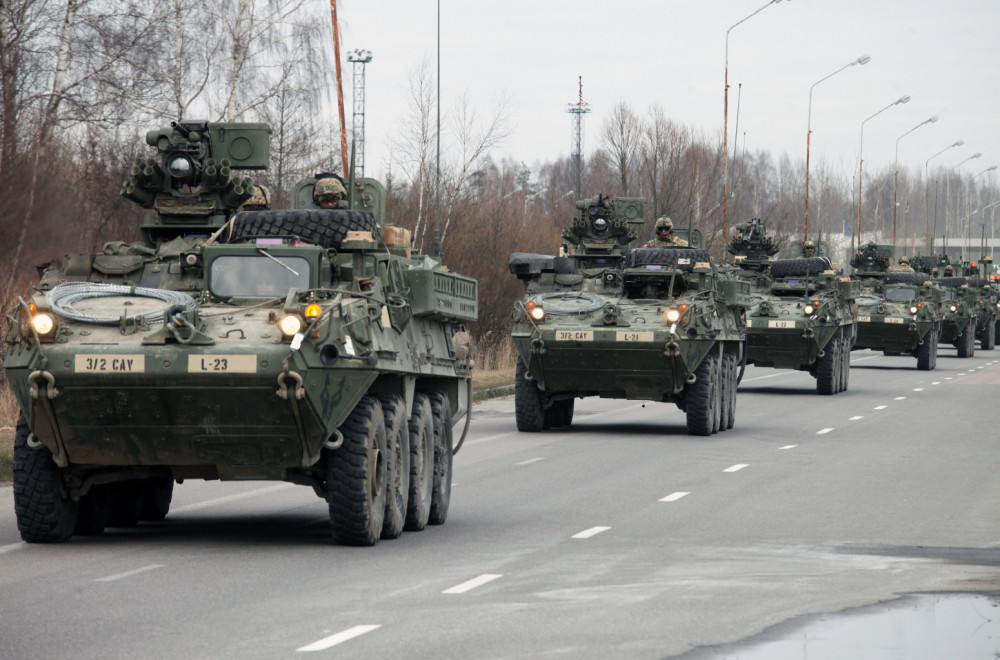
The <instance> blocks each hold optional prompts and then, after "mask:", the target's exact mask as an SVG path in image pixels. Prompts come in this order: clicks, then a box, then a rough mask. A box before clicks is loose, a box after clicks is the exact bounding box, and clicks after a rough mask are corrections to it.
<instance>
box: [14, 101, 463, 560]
mask: <svg viewBox="0 0 1000 660" xmlns="http://www.w3.org/2000/svg"><path fill="white" fill-rule="evenodd" d="M269 134H270V130H269V129H268V128H267V127H266V126H264V125H262V124H228V123H207V122H189V121H185V122H175V123H173V124H171V126H170V127H168V128H165V129H162V130H157V131H151V132H150V133H149V134H147V136H146V141H147V143H148V144H149V145H150V146H152V147H155V149H156V150H157V151H158V154H159V158H149V159H145V158H144V159H141V160H140V161H138V162H137V163H136V165H135V166H134V167H133V169H132V172H131V174H130V175H129V176H128V178H127V180H126V182H125V184H124V186H123V188H122V193H123V194H124V195H125V196H126V197H128V198H129V199H131V200H133V201H136V202H137V203H139V204H140V205H141V206H143V207H144V208H147V209H150V213H149V214H148V215H147V216H146V219H145V221H144V223H143V226H142V234H143V238H144V241H143V242H142V243H136V244H125V243H121V242H117V243H110V244H108V245H106V246H105V249H104V252H103V253H102V254H75V255H70V256H68V257H66V258H65V259H63V260H61V261H56V262H53V263H51V264H49V265H48V266H47V267H46V268H45V269H44V271H43V273H42V277H41V281H40V282H39V283H38V284H37V285H36V287H35V293H34V295H32V296H31V298H30V300H24V301H22V303H21V305H20V308H19V309H18V310H17V313H16V314H15V315H14V316H12V317H10V318H9V327H8V330H7V342H8V343H9V350H8V352H7V356H6V360H5V362H4V367H5V368H6V372H7V378H8V379H9V381H10V383H11V385H12V386H13V389H14V392H15V394H16V396H17V400H18V402H19V403H20V405H21V409H22V416H21V419H20V421H19V422H18V427H17V435H16V441H15V449H14V505H15V509H16V514H17V524H18V529H19V530H20V533H21V536H22V538H23V539H24V540H26V541H28V542H59V541H65V540H67V539H68V538H70V537H71V536H72V535H73V534H96V533H100V532H101V531H102V530H103V529H104V528H105V527H106V526H131V525H135V524H136V523H137V522H138V521H140V520H159V519H162V518H163V517H164V516H166V515H167V513H168V510H169V506H170V501H171V497H172V492H173V485H174V483H175V482H181V481H183V480H186V479H221V480H230V481H240V480H280V481H288V482H292V483H296V484H302V485H305V486H309V487H311V488H312V489H313V490H314V491H315V493H316V494H317V495H319V496H320V497H322V498H324V499H326V500H327V501H328V503H329V511H330V519H331V526H332V531H333V535H334V537H335V538H336V539H337V540H338V541H339V542H341V543H346V544H353V545H372V544H374V543H376V542H377V541H378V540H379V538H395V537H397V536H399V535H400V534H401V532H402V531H403V530H404V528H405V529H411V530H419V529H422V528H423V527H424V526H425V525H426V524H428V523H431V524H439V523H443V522H444V520H445V518H446V516H447V512H448V506H449V500H450V489H451V461H452V453H453V450H454V447H453V434H452V430H453V425H454V424H455V423H456V422H457V421H458V420H460V419H462V418H463V417H464V418H465V420H466V424H467V421H468V416H469V415H468V413H469V402H470V396H469V394H470V373H469V369H470V366H471V362H470V357H469V352H470V345H469V336H468V333H467V328H466V324H467V323H468V322H470V321H472V320H474V319H475V318H476V315H477V297H476V293H477V285H476V281H475V280H473V279H471V278H468V277H463V276H461V275H458V274H455V273H451V272H449V271H447V270H446V269H444V268H442V265H441V263H440V262H439V261H438V260H436V259H432V258H430V257H427V256H420V255H414V254H411V248H410V245H409V238H408V232H407V231H406V230H403V229H401V228H398V227H394V226H392V225H390V224H388V223H387V222H386V220H385V213H384V209H385V192H384V189H383V188H382V186H381V185H380V184H379V183H378V182H377V181H375V180H372V179H366V178H359V179H357V180H349V181H348V182H347V186H346V187H347V193H348V194H347V198H346V200H345V201H344V202H342V206H343V207H344V208H334V209H320V208H317V207H315V205H314V206H313V207H312V208H298V209H293V210H255V211H244V212H237V209H238V207H239V205H240V204H241V203H242V202H243V201H245V200H247V199H248V198H250V196H251V189H252V187H253V184H252V182H251V181H250V180H249V179H245V178H237V177H235V176H234V175H235V174H236V173H237V171H238V170H245V169H261V168H264V167H266V166H267V162H268V148H269ZM305 185H309V184H305ZM305 185H304V186H303V189H304V188H305ZM466 428H467V426H466ZM463 437H464V435H463ZM460 442H461V441H459V444H460Z"/></svg>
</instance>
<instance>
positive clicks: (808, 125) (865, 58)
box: [802, 55, 872, 241]
mask: <svg viewBox="0 0 1000 660" xmlns="http://www.w3.org/2000/svg"><path fill="white" fill-rule="evenodd" d="M871 59H872V58H870V57H869V56H867V55H862V56H861V57H859V58H858V59H856V60H854V61H853V62H848V63H847V64H845V65H844V66H842V67H840V68H839V69H837V70H836V71H834V72H833V73H831V74H830V75H829V76H827V77H826V78H821V79H820V80H817V81H816V82H814V83H813V86H812V87H810V88H809V118H808V119H807V120H806V216H805V229H804V231H803V235H802V240H804V241H805V240H809V138H810V137H811V136H812V112H813V89H815V88H816V85H818V84H820V83H821V82H823V81H824V80H826V79H827V78H832V77H833V76H835V75H837V74H838V73H840V72H841V71H843V70H844V69H846V68H848V67H851V66H854V65H855V64H868V63H869V62H871Z"/></svg>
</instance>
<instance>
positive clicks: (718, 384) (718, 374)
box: [712, 355, 726, 433]
mask: <svg viewBox="0 0 1000 660" xmlns="http://www.w3.org/2000/svg"><path fill="white" fill-rule="evenodd" d="M715 364H716V366H715V373H714V374H713V378H714V379H715V388H714V389H715V410H714V411H713V412H712V433H718V432H719V431H720V430H722V406H723V405H724V403H725V400H726V398H725V389H726V388H725V381H724V379H723V377H722V358H720V357H719V356H718V355H716V356H715Z"/></svg>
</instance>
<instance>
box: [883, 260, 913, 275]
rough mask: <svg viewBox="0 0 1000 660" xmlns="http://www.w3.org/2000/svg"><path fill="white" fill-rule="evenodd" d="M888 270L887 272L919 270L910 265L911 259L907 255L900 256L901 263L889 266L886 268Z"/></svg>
mask: <svg viewBox="0 0 1000 660" xmlns="http://www.w3.org/2000/svg"><path fill="white" fill-rule="evenodd" d="M886 272H887V273H915V272H917V271H915V270H913V268H912V267H911V266H910V260H909V259H907V258H906V257H900V258H899V263H898V264H897V265H895V266H889V268H888V269H886Z"/></svg>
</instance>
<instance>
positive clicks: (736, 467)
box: [723, 463, 750, 472]
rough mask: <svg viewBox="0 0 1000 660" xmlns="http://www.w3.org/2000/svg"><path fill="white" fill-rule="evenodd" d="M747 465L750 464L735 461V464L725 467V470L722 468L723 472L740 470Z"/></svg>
mask: <svg viewBox="0 0 1000 660" xmlns="http://www.w3.org/2000/svg"><path fill="white" fill-rule="evenodd" d="M748 465H750V464H749V463H737V464H736V465H733V466H732V467H727V468H726V469H725V470H723V472H739V471H740V470H742V469H743V468H745V467H747V466H748Z"/></svg>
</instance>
